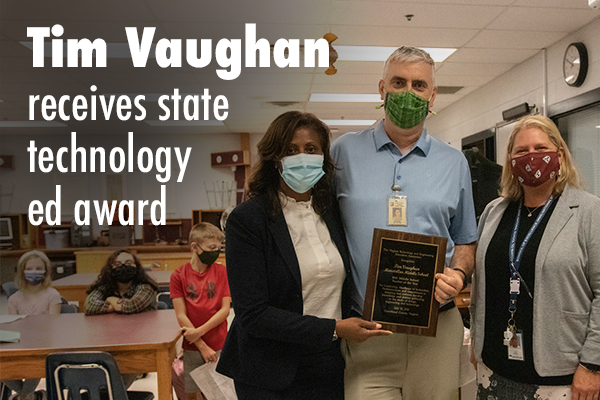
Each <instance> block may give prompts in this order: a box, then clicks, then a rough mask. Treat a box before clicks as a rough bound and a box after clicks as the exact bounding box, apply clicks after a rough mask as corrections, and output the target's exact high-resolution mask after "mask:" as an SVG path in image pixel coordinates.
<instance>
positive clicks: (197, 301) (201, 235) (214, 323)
mask: <svg viewBox="0 0 600 400" xmlns="http://www.w3.org/2000/svg"><path fill="white" fill-rule="evenodd" d="M224 238H225V236H224V234H223V232H221V231H220V230H219V229H218V228H217V227H215V226H214V225H212V224H209V223H206V222H202V223H199V224H196V225H194V226H193V227H192V230H191V232H190V240H189V243H190V249H191V251H192V259H191V260H190V262H189V263H186V264H184V265H182V266H181V267H179V268H178V269H177V270H175V271H174V272H173V274H172V275H171V282H170V285H169V289H170V292H171V295H170V297H171V298H172V299H173V308H174V309H175V314H176V315H177V321H178V322H179V325H180V326H181V328H182V330H183V332H184V333H183V336H184V340H183V372H184V382H185V391H186V393H187V394H188V400H194V399H195V398H196V393H197V392H199V389H198V387H197V386H196V384H195V382H194V380H193V379H192V378H191V377H190V372H191V371H193V370H194V369H195V368H197V367H199V366H200V365H203V364H204V363H205V362H217V360H218V354H217V352H218V351H220V350H221V349H222V348H223V344H224V343H225V337H226V336H227V317H228V316H229V309H230V306H231V295H230V294H229V285H228V283H227V271H226V269H225V266H224V265H222V264H219V263H215V261H216V260H217V257H219V254H220V252H221V243H222V242H223V239H224Z"/></svg>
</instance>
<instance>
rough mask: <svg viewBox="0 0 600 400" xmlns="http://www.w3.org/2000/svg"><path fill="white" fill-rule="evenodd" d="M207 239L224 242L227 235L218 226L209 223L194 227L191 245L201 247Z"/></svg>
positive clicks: (191, 234) (191, 232)
mask: <svg viewBox="0 0 600 400" xmlns="http://www.w3.org/2000/svg"><path fill="white" fill-rule="evenodd" d="M206 239H218V240H219V241H221V242H222V241H223V239H225V234H224V233H223V232H222V231H221V230H220V229H219V228H217V227H216V226H214V225H213V224H211V223H208V222H200V223H199V224H196V225H194V226H193V227H192V230H191V231H190V240H189V243H190V245H191V244H192V243H196V244H197V245H200V243H202V242H203V241H205V240H206Z"/></svg>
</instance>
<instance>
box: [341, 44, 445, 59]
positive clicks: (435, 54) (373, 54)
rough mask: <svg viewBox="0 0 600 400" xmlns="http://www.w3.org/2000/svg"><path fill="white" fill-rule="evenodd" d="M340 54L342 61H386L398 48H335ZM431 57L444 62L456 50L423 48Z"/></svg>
mask: <svg viewBox="0 0 600 400" xmlns="http://www.w3.org/2000/svg"><path fill="white" fill-rule="evenodd" d="M334 48H335V50H336V51H337V53H338V60H342V61H385V60H387V59H388V57H389V56H390V54H392V53H393V52H394V50H396V49H397V47H379V46H334ZM421 49H422V50H425V51H426V52H428V53H429V54H430V55H431V58H433V61H435V62H443V61H444V60H446V58H448V57H449V56H450V55H451V54H452V53H454V52H455V51H456V49H450V48H434V47H421Z"/></svg>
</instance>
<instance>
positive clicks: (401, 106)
mask: <svg viewBox="0 0 600 400" xmlns="http://www.w3.org/2000/svg"><path fill="white" fill-rule="evenodd" d="M383 107H384V109H385V112H386V114H387V116H388V118H389V119H390V121H392V123H393V124H394V125H396V126H397V127H399V128H402V129H410V128H414V127H415V126H417V125H419V124H420V123H421V122H423V121H424V120H425V117H427V113H428V112H429V100H425V99H424V98H422V97H419V96H417V95H416V94H414V93H413V92H410V91H404V92H394V93H386V95H385V102H384V104H383Z"/></svg>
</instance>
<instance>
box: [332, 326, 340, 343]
mask: <svg viewBox="0 0 600 400" xmlns="http://www.w3.org/2000/svg"><path fill="white" fill-rule="evenodd" d="M338 339H339V338H338V335H337V331H336V330H335V328H333V339H331V341H332V342H335V341H336V340H338Z"/></svg>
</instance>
